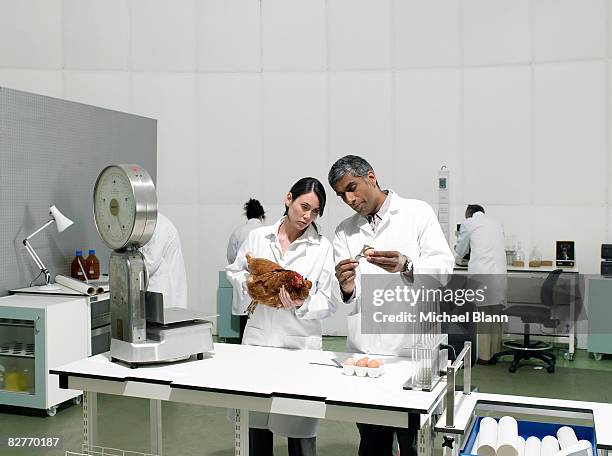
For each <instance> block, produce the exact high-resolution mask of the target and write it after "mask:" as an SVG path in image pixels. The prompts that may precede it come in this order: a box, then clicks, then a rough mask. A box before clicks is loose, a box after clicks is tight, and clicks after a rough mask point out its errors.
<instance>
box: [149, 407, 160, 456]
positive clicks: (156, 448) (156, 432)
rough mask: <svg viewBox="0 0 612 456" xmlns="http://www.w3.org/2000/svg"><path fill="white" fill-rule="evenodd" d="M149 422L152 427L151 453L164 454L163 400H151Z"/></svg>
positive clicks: (158, 455)
mask: <svg viewBox="0 0 612 456" xmlns="http://www.w3.org/2000/svg"><path fill="white" fill-rule="evenodd" d="M149 411H150V413H149V424H150V427H151V453H153V454H155V455H157V456H162V450H163V448H162V409H161V401H160V400H158V399H151V400H150V401H149Z"/></svg>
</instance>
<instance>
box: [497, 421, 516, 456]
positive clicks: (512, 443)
mask: <svg viewBox="0 0 612 456" xmlns="http://www.w3.org/2000/svg"><path fill="white" fill-rule="evenodd" d="M517 440H518V423H517V422H516V420H515V419H514V418H512V417H511V416H503V417H502V418H501V419H500V420H499V423H498V424H497V451H496V453H497V456H518V450H517V448H516V442H517Z"/></svg>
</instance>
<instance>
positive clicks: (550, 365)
mask: <svg viewBox="0 0 612 456" xmlns="http://www.w3.org/2000/svg"><path fill="white" fill-rule="evenodd" d="M561 272H562V270H561V269H555V270H554V271H552V272H550V274H548V276H547V277H546V280H544V283H543V284H542V289H541V290H540V301H541V303H542V304H538V305H518V306H511V307H509V308H508V310H507V312H506V313H507V314H508V315H510V316H513V317H519V318H520V319H521V321H522V322H523V323H524V325H525V326H524V328H525V329H524V335H523V341H522V342H520V341H509V342H504V343H503V344H502V345H503V346H504V347H506V348H509V349H510V350H506V351H503V352H499V353H496V354H495V355H493V357H492V358H491V361H490V363H489V364H496V363H497V361H498V360H499V358H501V357H502V356H508V355H512V356H514V359H513V360H512V364H511V365H510V367H509V368H508V371H510V372H511V373H514V372H516V370H517V369H518V366H519V363H520V362H521V360H523V359H525V360H527V359H531V358H535V359H539V360H541V361H544V362H545V363H546V366H547V368H546V370H547V371H548V372H550V373H551V374H552V373H553V372H554V371H555V362H556V361H557V358H556V357H555V355H553V354H552V348H553V347H552V344H549V343H546V342H543V341H539V340H536V341H532V340H531V339H530V337H529V324H530V323H540V324H542V325H543V326H544V327H546V328H552V329H554V328H556V327H557V326H558V325H559V319H558V318H553V305H554V299H553V296H554V288H555V285H556V284H557V281H558V280H559V277H560V276H561Z"/></svg>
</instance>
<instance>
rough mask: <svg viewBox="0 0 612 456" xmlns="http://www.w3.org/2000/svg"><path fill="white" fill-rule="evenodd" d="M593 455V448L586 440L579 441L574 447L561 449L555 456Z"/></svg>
mask: <svg viewBox="0 0 612 456" xmlns="http://www.w3.org/2000/svg"><path fill="white" fill-rule="evenodd" d="M592 454H593V447H592V446H591V442H589V441H588V440H581V441H580V442H578V443H577V444H575V445H572V446H570V447H567V448H563V449H562V450H561V451H559V452H558V453H557V456H589V455H592Z"/></svg>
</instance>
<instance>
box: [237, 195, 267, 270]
mask: <svg viewBox="0 0 612 456" xmlns="http://www.w3.org/2000/svg"><path fill="white" fill-rule="evenodd" d="M244 215H246V218H247V221H246V223H245V224H244V225H240V226H239V227H238V228H236V229H235V230H234V232H233V233H232V235H231V236H230V238H229V242H228V243H227V264H232V263H233V262H234V260H235V259H236V254H237V253H238V249H239V248H240V246H241V245H242V243H243V242H244V241H245V240H246V238H247V237H248V235H249V233H250V232H251V231H253V230H254V229H255V228H258V227H260V226H261V225H262V223H263V222H264V220H265V219H266V213H265V211H264V208H263V206H262V205H261V203H260V202H259V201H257V200H256V199H254V198H251V199H250V200H248V201H247V202H246V203H244Z"/></svg>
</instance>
